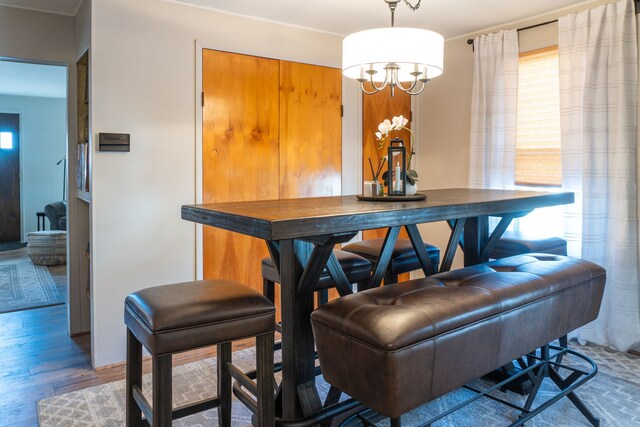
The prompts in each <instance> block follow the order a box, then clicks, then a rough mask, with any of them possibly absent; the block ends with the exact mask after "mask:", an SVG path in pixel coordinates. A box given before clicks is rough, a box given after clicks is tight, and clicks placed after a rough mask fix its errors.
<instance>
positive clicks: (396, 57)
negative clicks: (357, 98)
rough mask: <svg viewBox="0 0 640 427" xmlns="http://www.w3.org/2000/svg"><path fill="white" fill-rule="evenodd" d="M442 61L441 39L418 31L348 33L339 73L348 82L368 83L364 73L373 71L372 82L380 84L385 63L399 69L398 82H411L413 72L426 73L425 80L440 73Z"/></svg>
mask: <svg viewBox="0 0 640 427" xmlns="http://www.w3.org/2000/svg"><path fill="white" fill-rule="evenodd" d="M443 62H444V38H443V37H442V36H441V35H440V34H438V33H436V32H433V31H430V30H424V29H420V28H403V27H387V28H374V29H371V30H365V31H359V32H357V33H353V34H350V35H348V36H347V37H345V38H344V40H343V42H342V73H343V74H344V75H345V76H346V77H348V78H351V79H358V78H360V77H364V78H366V79H367V80H369V74H367V73H366V71H367V70H371V69H373V70H376V71H377V73H375V74H374V75H373V80H374V81H375V82H382V81H384V79H385V74H386V71H385V69H384V67H385V66H387V64H389V63H395V64H397V65H398V66H399V67H400V69H399V70H398V81H400V82H410V81H413V80H414V79H415V77H414V76H412V75H411V73H412V72H414V71H421V72H424V71H425V70H426V72H427V78H428V79H432V78H434V77H437V76H439V75H440V74H442V71H443ZM423 77H424V75H421V76H420V78H423Z"/></svg>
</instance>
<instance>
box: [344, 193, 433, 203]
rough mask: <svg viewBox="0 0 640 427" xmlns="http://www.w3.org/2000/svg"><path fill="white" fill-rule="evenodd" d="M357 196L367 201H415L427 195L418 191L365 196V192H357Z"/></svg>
mask: <svg viewBox="0 0 640 427" xmlns="http://www.w3.org/2000/svg"><path fill="white" fill-rule="evenodd" d="M356 197H357V198H358V200H363V201H365V202H415V201H417V200H424V199H426V198H427V195H426V194H423V193H416V194H414V195H413V196H387V195H385V196H365V195H363V194H356Z"/></svg>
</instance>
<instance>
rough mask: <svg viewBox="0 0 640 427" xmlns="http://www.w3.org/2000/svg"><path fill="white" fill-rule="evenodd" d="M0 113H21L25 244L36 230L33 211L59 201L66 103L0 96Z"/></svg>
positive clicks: (53, 99) (22, 222) (40, 209)
mask: <svg viewBox="0 0 640 427" xmlns="http://www.w3.org/2000/svg"><path fill="white" fill-rule="evenodd" d="M0 112H5V113H6V112H14V113H18V114H20V175H21V176H20V199H21V200H20V210H21V211H20V217H21V218H20V222H21V228H22V229H21V234H22V241H26V239H25V235H26V233H28V232H30V231H35V230H37V222H36V212H44V206H45V205H46V204H48V203H51V202H56V201H61V200H62V179H63V167H64V164H63V163H61V164H59V165H56V163H57V162H58V160H60V159H62V158H63V157H64V155H65V153H66V150H67V146H66V145H67V101H66V99H64V98H36V97H30V96H9V95H0ZM49 226H50V224H49V221H48V220H47V221H46V227H47V229H48V228H49Z"/></svg>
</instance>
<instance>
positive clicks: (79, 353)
mask: <svg viewBox="0 0 640 427" xmlns="http://www.w3.org/2000/svg"><path fill="white" fill-rule="evenodd" d="M25 256H27V255H26V249H18V250H14V251H6V252H0V259H12V258H19V257H25ZM49 271H50V273H51V276H52V277H53V279H54V281H55V283H56V285H57V287H58V290H59V291H60V294H61V295H62V296H63V297H64V299H65V300H66V298H67V276H66V266H64V265H62V266H56V267H50V268H49ZM122 339H123V342H124V339H125V337H122ZM252 345H254V343H253V340H245V341H240V342H238V343H234V350H239V349H243V348H247V347H250V346H252ZM212 356H215V347H211V348H205V349H200V350H196V351H192V352H186V353H182V354H180V355H177V356H175V357H174V365H180V364H184V363H189V362H194V361H196V360H201V359H204V358H207V357H212ZM149 362H150V361H148V360H147V361H145V372H150V371H151V364H150V363H149ZM124 368H125V367H124V364H119V365H114V366H110V367H107V368H101V369H97V370H94V369H93V368H92V366H91V336H90V335H89V334H85V335H80V336H76V337H70V336H69V335H68V333H67V305H66V304H64V305H58V306H54V307H45V308H36V309H32V310H23V311H17V312H13V313H4V314H0V427H8V426H12V427H23V426H24V427H33V426H37V425H38V413H37V408H36V403H37V401H38V400H40V399H43V398H46V397H49V396H54V395H59V394H64V393H68V392H70V391H75V390H80V389H83V388H86V387H91V386H94V385H99V384H104V383H108V382H112V381H117V380H120V379H124Z"/></svg>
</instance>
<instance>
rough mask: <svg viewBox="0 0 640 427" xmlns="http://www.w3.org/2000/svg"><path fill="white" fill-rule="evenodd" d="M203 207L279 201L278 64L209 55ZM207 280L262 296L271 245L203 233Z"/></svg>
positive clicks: (210, 231) (220, 233)
mask: <svg viewBox="0 0 640 427" xmlns="http://www.w3.org/2000/svg"><path fill="white" fill-rule="evenodd" d="M202 70H203V72H202V84H203V91H204V107H203V129H202V133H203V135H202V151H203V154H202V159H203V165H202V172H203V175H202V177H203V202H204V203H210V202H227V201H249V200H267V199H277V198H278V162H279V159H278V151H279V148H278V145H279V142H278V138H279V135H278V133H279V132H278V126H279V123H278V114H279V111H278V86H279V83H278V81H279V71H278V70H279V64H278V61H277V60H271V59H266V58H257V57H251V56H246V55H238V54H233V53H228V52H219V51H213V50H206V49H205V50H203V54H202ZM203 240H204V242H203V258H204V277H205V278H219V279H228V280H235V281H238V282H241V283H244V284H247V285H250V286H252V287H254V288H255V289H258V290H260V291H262V275H261V272H260V260H261V259H262V258H263V257H266V256H268V252H267V250H266V246H265V244H264V241H262V240H260V239H255V238H251V237H247V236H242V235H239V234H235V233H231V232H228V231H224V230H220V229H217V228H213V227H204V232H203Z"/></svg>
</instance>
